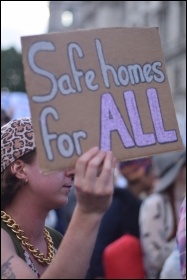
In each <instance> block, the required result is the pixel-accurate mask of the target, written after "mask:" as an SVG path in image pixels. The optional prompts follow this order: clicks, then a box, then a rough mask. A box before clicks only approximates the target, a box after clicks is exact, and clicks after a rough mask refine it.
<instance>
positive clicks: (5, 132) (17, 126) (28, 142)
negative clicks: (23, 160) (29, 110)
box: [1, 117, 36, 173]
mask: <svg viewBox="0 0 187 280" xmlns="http://www.w3.org/2000/svg"><path fill="white" fill-rule="evenodd" d="M35 148H36V144H35V138H34V132H33V127H32V122H31V118H27V117H25V118H21V119H15V120H11V121H10V122H8V123H7V124H5V125H3V126H2V127H1V173H2V172H3V171H4V170H5V168H7V167H8V166H9V165H10V164H11V163H12V162H14V161H15V160H16V159H18V158H20V157H21V156H23V155H24V154H27V153H29V152H31V151H33V150H34V149H35Z"/></svg>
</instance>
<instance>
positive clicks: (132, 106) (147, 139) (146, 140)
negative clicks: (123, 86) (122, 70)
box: [123, 91, 156, 147]
mask: <svg viewBox="0 0 187 280" xmlns="http://www.w3.org/2000/svg"><path fill="white" fill-rule="evenodd" d="M123 95H124V99H125V102H126V105H127V111H128V115H129V119H130V122H131V126H132V130H133V133H134V138H135V142H136V145H137V146H139V147H143V146H150V145H153V144H155V143H156V140H155V136H154V134H153V133H147V134H144V133H143V130H142V125H141V120H140V116H139V112H138V107H137V104H136V100H135V96H134V92H133V91H126V92H124V94H123Z"/></svg>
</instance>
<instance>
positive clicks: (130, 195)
mask: <svg viewBox="0 0 187 280" xmlns="http://www.w3.org/2000/svg"><path fill="white" fill-rule="evenodd" d="M122 172H123V173H122ZM121 173H122V174H121ZM124 174H125V175H126V176H125V178H124V179H125V180H122V177H121V175H123V176H124ZM115 175H116V177H115V188H114V194H113V200H112V204H111V206H110V208H109V209H108V211H107V212H106V213H105V215H104V216H103V219H102V221H101V225H100V228H99V232H98V236H97V240H96V244H95V247H94V251H93V254H92V258H91V262H90V267H89V270H88V273H87V277H86V278H87V279H96V278H105V276H106V275H105V269H104V258H103V253H104V251H105V249H106V248H107V246H108V245H110V244H112V243H113V242H115V241H117V240H119V238H121V237H123V236H124V235H130V236H132V237H135V238H137V239H139V223H138V219H139V210H140V206H141V203H142V200H141V199H140V193H142V192H143V191H146V194H147V193H149V192H150V190H151V189H152V183H153V179H152V163H151V159H150V158H144V159H140V160H139V159H138V160H133V161H127V162H120V163H119V165H118V168H117V172H115ZM118 176H119V177H118ZM146 176H147V177H146ZM118 179H119V180H118ZM131 184H132V187H131ZM121 257H122V258H123V256H121ZM127 258H128V256H127ZM126 260H127V259H126ZM128 262H129V263H130V262H133V259H132V260H128ZM124 265H125V263H124ZM134 265H136V261H135V260H134ZM132 274H133V272H132Z"/></svg>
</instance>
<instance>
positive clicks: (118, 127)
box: [100, 93, 135, 151]
mask: <svg viewBox="0 0 187 280" xmlns="http://www.w3.org/2000/svg"><path fill="white" fill-rule="evenodd" d="M101 98H102V99H101V141H100V143H101V145H100V146H101V149H102V150H106V151H108V150H110V149H111V132H112V131H117V132H118V133H119V136H120V138H121V140H122V142H123V145H124V146H125V147H126V148H130V147H134V146H135V144H134V142H133V140H132V138H131V136H130V134H129V132H128V130H127V128H126V125H125V123H124V121H123V119H122V116H121V115H120V112H119V110H118V108H117V106H116V104H115V102H114V99H113V97H112V95H111V94H110V93H104V94H103V95H102V97H101Z"/></svg>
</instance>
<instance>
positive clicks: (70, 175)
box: [65, 168, 75, 181]
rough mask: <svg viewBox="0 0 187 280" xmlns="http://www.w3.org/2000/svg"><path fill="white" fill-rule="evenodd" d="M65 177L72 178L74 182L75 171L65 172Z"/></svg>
mask: <svg viewBox="0 0 187 280" xmlns="http://www.w3.org/2000/svg"><path fill="white" fill-rule="evenodd" d="M65 175H66V176H67V177H69V178H71V180H72V181H73V180H74V176H75V169H74V168H73V169H68V170H66V171H65Z"/></svg>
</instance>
